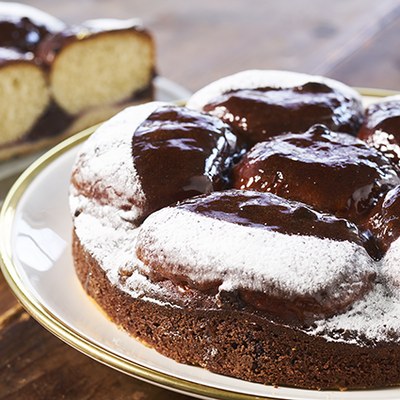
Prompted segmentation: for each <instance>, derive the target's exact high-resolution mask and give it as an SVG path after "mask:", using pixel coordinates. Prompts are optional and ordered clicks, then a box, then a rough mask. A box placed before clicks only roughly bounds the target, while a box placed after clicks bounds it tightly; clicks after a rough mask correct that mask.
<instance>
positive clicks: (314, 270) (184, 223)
mask: <svg viewBox="0 0 400 400" xmlns="http://www.w3.org/2000/svg"><path fill="white" fill-rule="evenodd" d="M138 246H140V247H141V248H142V249H144V250H143V251H145V252H148V253H150V254H151V255H152V257H156V259H157V261H156V264H158V265H163V264H165V263H166V264H167V265H168V266H170V265H172V266H174V265H175V267H171V273H173V274H174V273H176V274H177V275H180V274H183V275H185V276H188V277H189V278H190V280H191V281H193V282H198V283H202V282H207V281H218V280H219V279H221V277H223V284H222V286H221V287H220V289H221V290H222V289H224V290H232V289H237V288H244V289H250V290H255V291H261V292H265V293H268V292H270V291H271V287H273V288H276V289H279V290H280V291H284V292H286V293H290V294H306V293H314V292H316V291H318V290H321V289H324V288H326V287H327V286H329V285H332V284H333V283H336V282H337V280H338V277H340V279H341V280H342V281H343V283H342V285H341V287H340V288H337V293H336V295H337V296H340V295H341V294H343V293H342V290H348V289H349V287H348V285H351V284H354V285H358V284H359V282H360V281H361V279H362V276H363V275H365V274H366V273H368V272H371V273H372V272H373V260H372V259H371V258H370V257H369V256H368V254H367V252H366V251H365V249H364V248H363V247H361V246H359V245H357V244H355V243H350V242H348V241H335V240H331V239H321V238H318V237H314V236H301V235H287V234H283V233H279V232H273V231H269V230H266V229H260V228H254V227H245V226H241V225H237V224H232V223H230V222H226V221H222V220H217V219H213V218H209V217H206V216H202V215H200V214H197V213H193V212H190V211H187V210H183V209H179V208H173V207H168V208H164V209H162V210H160V211H158V212H156V213H154V214H152V215H151V216H150V217H148V218H147V220H146V221H145V222H144V223H143V225H142V228H141V231H140V233H139V238H138ZM293 249H296V251H293ZM174 268H175V271H174ZM304 276H307V279H304Z"/></svg>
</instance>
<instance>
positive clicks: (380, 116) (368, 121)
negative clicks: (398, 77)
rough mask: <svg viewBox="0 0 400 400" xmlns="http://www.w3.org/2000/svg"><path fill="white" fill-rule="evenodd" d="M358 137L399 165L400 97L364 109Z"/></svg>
mask: <svg viewBox="0 0 400 400" xmlns="http://www.w3.org/2000/svg"><path fill="white" fill-rule="evenodd" d="M358 137H359V138H360V139H362V140H364V141H365V142H367V143H368V144H369V145H371V146H373V147H375V148H376V149H378V150H379V151H380V152H382V153H383V154H384V155H385V156H386V157H387V158H388V159H390V160H391V161H392V162H393V164H394V165H396V166H397V167H400V97H399V96H393V97H389V98H387V99H385V100H384V101H382V102H380V103H376V104H371V105H370V106H369V107H368V108H367V109H366V111H365V120H364V124H363V125H362V127H361V129H360V132H359V134H358Z"/></svg>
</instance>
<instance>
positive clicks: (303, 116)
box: [188, 71, 363, 147]
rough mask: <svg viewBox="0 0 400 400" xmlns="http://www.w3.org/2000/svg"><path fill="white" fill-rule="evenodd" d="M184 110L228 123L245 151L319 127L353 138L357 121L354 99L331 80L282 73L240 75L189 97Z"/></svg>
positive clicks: (358, 110) (358, 111)
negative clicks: (350, 135) (316, 125)
mask: <svg viewBox="0 0 400 400" xmlns="http://www.w3.org/2000/svg"><path fill="white" fill-rule="evenodd" d="M188 106H189V107H190V108H195V109H198V110H202V111H206V112H208V113H210V114H212V115H215V116H217V117H219V118H221V119H222V120H223V121H224V122H226V123H227V124H229V125H230V126H231V128H232V130H233V132H234V133H236V134H237V135H238V136H239V137H240V138H241V139H242V140H243V141H244V142H245V143H246V144H247V146H248V147H251V146H252V145H254V144H255V143H258V142H262V141H264V140H266V139H268V138H270V137H272V136H277V135H281V134H284V133H289V132H290V133H297V132H299V133H301V132H305V131H306V130H307V129H309V128H310V127H311V126H312V125H314V124H324V125H326V126H327V127H328V128H329V129H331V130H333V131H337V132H346V133H350V134H352V135H354V136H355V135H356V134H357V132H358V130H359V127H360V125H361V124H362V121H363V107H362V104H361V100H360V96H359V95H358V93H356V92H355V91H354V90H353V89H351V88H349V87H348V86H346V85H344V84H343V83H340V82H337V81H335V80H333V79H328V78H323V77H320V76H311V75H306V74H299V73H294V72H288V71H244V72H241V73H238V74H235V75H232V76H229V77H226V78H223V79H221V80H219V81H216V82H214V83H212V84H210V85H208V86H206V87H205V88H203V89H201V90H199V91H198V92H197V93H195V94H194V95H193V96H192V98H191V99H190V100H189V102H188Z"/></svg>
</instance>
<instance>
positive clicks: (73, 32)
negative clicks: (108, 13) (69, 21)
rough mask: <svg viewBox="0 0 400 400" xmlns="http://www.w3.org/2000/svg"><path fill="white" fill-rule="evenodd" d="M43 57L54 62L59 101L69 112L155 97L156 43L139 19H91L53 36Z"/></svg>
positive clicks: (53, 84) (52, 81)
mask: <svg viewBox="0 0 400 400" xmlns="http://www.w3.org/2000/svg"><path fill="white" fill-rule="evenodd" d="M38 55H39V57H41V58H42V59H43V61H44V62H45V63H46V64H47V65H49V68H50V72H49V81H50V86H51V90H52V94H53V96H54V100H55V101H56V103H57V104H58V105H59V106H60V107H61V108H62V109H63V110H64V111H65V112H67V113H68V114H80V113H82V112H84V111H87V110H89V109H91V108H93V107H98V106H102V105H104V104H115V103H120V102H123V101H129V100H133V99H135V98H138V97H140V98H143V96H144V97H145V98H146V99H150V97H151V82H152V78H153V75H154V68H155V67H154V64H155V62H154V59H155V51H154V42H153V40H152V37H151V36H150V34H149V33H148V32H147V31H146V30H144V29H143V28H142V27H141V26H140V25H139V23H138V21H137V20H135V19H131V20H114V19H98V20H91V21H87V22H85V23H83V24H82V25H79V26H76V27H72V28H70V29H68V30H66V31H63V32H61V33H59V34H57V35H54V36H50V37H48V38H47V39H46V40H45V41H44V42H43V43H42V44H41V45H40V47H39V53H38Z"/></svg>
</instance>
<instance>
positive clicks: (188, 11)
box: [0, 0, 400, 400]
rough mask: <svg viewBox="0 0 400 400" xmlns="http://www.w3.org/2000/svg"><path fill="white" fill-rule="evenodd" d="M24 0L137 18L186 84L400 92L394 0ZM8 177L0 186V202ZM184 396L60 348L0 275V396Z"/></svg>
mask: <svg viewBox="0 0 400 400" xmlns="http://www.w3.org/2000/svg"><path fill="white" fill-rule="evenodd" d="M25 3H27V4H30V5H34V6H37V7H40V8H42V9H44V10H46V11H48V12H50V13H53V14H54V15H56V16H58V17H60V18H62V19H64V20H66V21H67V22H69V23H79V22H81V21H83V20H85V19H89V18H97V17H117V18H127V17H141V18H142V19H143V20H144V22H145V25H146V26H148V27H149V29H151V30H152V32H153V33H154V36H155V38H156V41H157V47H158V68H159V73H160V74H162V75H164V76H166V77H168V78H170V79H173V80H175V81H176V82H178V83H180V84H182V85H184V86H186V87H187V88H189V89H190V90H192V91H193V90H196V89H199V88H200V87H201V86H203V85H205V84H207V83H208V82H210V81H212V80H214V79H216V78H219V77H221V76H224V75H227V74H230V73H233V72H237V71H240V70H243V69H248V68H279V69H289V70H296V71H304V72H308V73H317V74H324V75H327V76H331V77H334V78H337V79H340V80H342V81H344V82H346V83H348V84H351V85H357V86H369V87H381V88H388V89H398V90H400V53H399V51H398V47H397V45H398V37H399V33H400V5H399V3H398V2H397V1H396V0H380V1H376V0H352V1H351V2H349V1H346V0H339V1H338V0H337V1H334V2H332V1H328V0H298V1H295V2H294V1H291V0H280V1H278V2H275V1H272V0H270V1H268V0H252V1H251V2H249V1H245V0H219V1H211V0H202V1H196V2H194V1H185V0H166V1H157V0H146V1H138V0H136V1H128V0H119V1H115V0H114V1H106V0H103V1H94V0H91V1H89V0H81V1H73V0H70V1H66V2H59V1H53V0H32V1H29V2H28V1H26V2H25ZM13 179H14V178H12V179H10V180H9V181H8V182H7V183H3V186H2V187H3V189H2V190H3V192H1V189H0V199H1V197H2V196H3V195H4V188H5V187H6V186H9V185H10V184H11V183H12V180H13ZM0 232H1V228H0ZM0 234H1V233H0ZM189 398H190V397H189V396H184V395H178V394H176V393H172V392H169V391H167V390H164V389H161V388H158V387H156V386H152V385H149V384H147V383H143V382H141V381H138V380H136V379H133V378H131V377H128V376H125V375H123V374H121V373H119V372H116V371H114V370H112V369H110V368H108V367H106V366H104V365H101V364H99V363H97V362H95V361H93V360H91V359H90V358H88V357H86V356H84V355H82V354H80V353H78V352H77V351H75V350H73V349H72V348H70V347H69V346H67V345H65V344H64V343H63V342H61V341H60V340H59V339H57V338H55V337H54V336H52V335H51V334H50V333H48V332H47V331H46V330H45V329H44V328H42V327H41V326H40V325H39V324H38V323H37V322H35V321H34V320H33V319H32V318H31V317H29V315H28V314H27V313H26V312H25V311H24V310H23V309H22V308H21V307H20V306H19V305H18V303H17V301H16V299H15V298H14V297H13V295H12V293H11V291H10V289H9V288H8V287H7V284H6V283H5V281H4V278H3V277H2V276H1V275H0V399H131V400H147V399H189Z"/></svg>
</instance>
